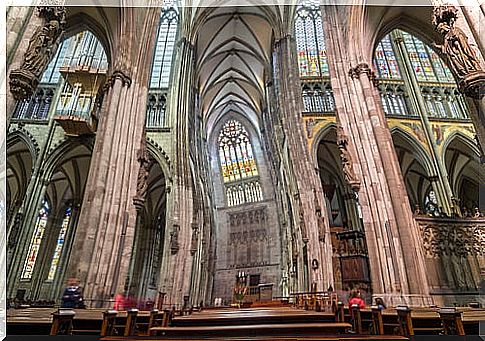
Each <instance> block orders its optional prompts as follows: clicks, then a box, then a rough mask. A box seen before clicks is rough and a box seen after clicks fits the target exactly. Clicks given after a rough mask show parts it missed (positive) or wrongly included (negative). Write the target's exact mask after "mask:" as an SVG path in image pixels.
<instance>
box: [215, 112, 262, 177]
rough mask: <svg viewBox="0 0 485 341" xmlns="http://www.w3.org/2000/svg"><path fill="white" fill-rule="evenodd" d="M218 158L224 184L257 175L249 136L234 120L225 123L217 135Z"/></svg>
mask: <svg viewBox="0 0 485 341" xmlns="http://www.w3.org/2000/svg"><path fill="white" fill-rule="evenodd" d="M219 158H220V161H221V167H222V176H223V178H224V182H231V181H237V180H241V179H245V178H249V177H253V176H257V175H258V169H257V167H256V162H255V160H254V156H253V148H252V146H251V141H250V140H249V135H248V132H247V131H246V129H245V128H244V127H243V126H242V124H241V123H240V122H238V121H236V120H229V121H227V122H226V123H225V124H224V126H223V127H222V130H221V133H220V135H219Z"/></svg>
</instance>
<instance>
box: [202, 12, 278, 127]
mask: <svg viewBox="0 0 485 341" xmlns="http://www.w3.org/2000/svg"><path fill="white" fill-rule="evenodd" d="M272 36H273V35H272V26H271V24H270V23H269V20H268V19H267V16H266V15H265V13H264V12H263V10H262V9H261V8H257V7H221V8H217V9H215V10H214V11H212V12H211V13H210V14H209V15H208V17H207V19H206V20H205V22H204V24H203V25H202V27H201V29H200V31H199V34H198V38H197V42H196V54H197V62H196V67H197V76H198V86H199V94H200V108H201V113H202V115H203V117H204V119H205V122H206V124H207V131H208V135H209V134H210V132H211V130H212V128H213V127H214V125H215V124H216V123H217V121H218V120H219V119H220V118H221V117H222V116H223V115H224V114H226V113H228V112H231V111H232V112H237V113H240V114H242V115H245V116H246V117H247V118H248V119H249V120H250V121H252V122H253V124H254V125H255V127H256V128H258V127H259V123H258V120H259V117H260V114H261V110H262V108H261V104H262V103H263V100H264V98H263V96H264V76H265V74H266V73H267V71H266V69H267V68H269V66H270V60H271V43H272Z"/></svg>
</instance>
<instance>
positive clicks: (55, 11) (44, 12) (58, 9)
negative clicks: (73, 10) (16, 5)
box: [37, 6, 66, 29]
mask: <svg viewBox="0 0 485 341" xmlns="http://www.w3.org/2000/svg"><path fill="white" fill-rule="evenodd" d="M37 10H38V12H39V17H43V18H45V19H46V20H47V21H51V20H55V21H58V22H59V24H60V25H61V28H62V29H64V25H65V24H66V7H64V6H37Z"/></svg>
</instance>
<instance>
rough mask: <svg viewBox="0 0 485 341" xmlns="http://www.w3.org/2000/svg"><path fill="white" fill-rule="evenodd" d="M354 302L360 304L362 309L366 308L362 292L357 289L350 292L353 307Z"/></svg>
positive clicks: (350, 305) (350, 301) (350, 302)
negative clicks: (361, 295)
mask: <svg viewBox="0 0 485 341" xmlns="http://www.w3.org/2000/svg"><path fill="white" fill-rule="evenodd" d="M354 304H358V305H359V308H360V309H364V308H365V302H364V300H363V299H362V297H360V292H359V291H356V290H353V291H352V292H351V293H350V300H349V308H350V307H352V306H353V305H354ZM351 311H352V310H351Z"/></svg>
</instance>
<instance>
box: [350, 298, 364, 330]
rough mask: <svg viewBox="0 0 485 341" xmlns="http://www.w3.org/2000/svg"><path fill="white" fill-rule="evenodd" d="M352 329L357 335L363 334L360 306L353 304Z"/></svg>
mask: <svg viewBox="0 0 485 341" xmlns="http://www.w3.org/2000/svg"><path fill="white" fill-rule="evenodd" d="M350 309H352V327H353V330H354V332H355V333H356V334H362V316H361V315H360V306H359V305H358V304H352V306H351V307H350Z"/></svg>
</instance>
